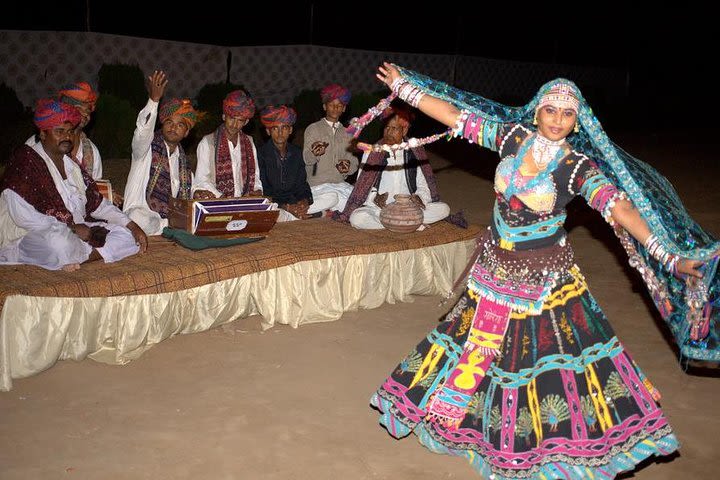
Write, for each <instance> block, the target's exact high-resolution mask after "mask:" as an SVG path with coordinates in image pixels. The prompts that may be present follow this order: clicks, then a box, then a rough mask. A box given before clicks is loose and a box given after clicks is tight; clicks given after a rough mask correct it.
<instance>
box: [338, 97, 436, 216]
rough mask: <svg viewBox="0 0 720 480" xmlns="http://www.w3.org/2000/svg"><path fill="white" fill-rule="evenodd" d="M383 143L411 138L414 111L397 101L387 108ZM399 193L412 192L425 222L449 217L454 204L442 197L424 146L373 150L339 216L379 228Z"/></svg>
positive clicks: (361, 165)
mask: <svg viewBox="0 0 720 480" xmlns="http://www.w3.org/2000/svg"><path fill="white" fill-rule="evenodd" d="M383 117H384V122H385V125H384V128H383V138H382V140H381V142H380V143H381V144H382V145H395V144H398V143H401V142H403V141H404V140H406V138H407V133H408V130H409V129H410V122H412V120H413V113H412V112H411V111H410V109H409V108H405V107H403V106H400V105H397V106H393V107H390V108H388V109H386V110H385V111H384V112H383ZM397 194H406V195H410V198H411V199H412V201H413V202H414V203H415V204H417V205H418V206H419V207H420V208H421V209H422V210H423V224H425V225H428V224H431V223H435V222H438V221H440V220H442V219H443V218H445V217H447V216H448V214H449V213H450V207H449V206H448V205H447V204H446V203H443V202H441V201H440V195H439V194H438V189H437V183H436V182H435V175H434V174H433V171H432V167H431V166H430V163H429V162H428V158H427V154H426V153H425V149H424V148H423V147H415V148H410V149H409V150H395V151H392V152H387V151H384V150H380V151H370V152H366V153H365V154H364V155H363V160H362V163H361V164H360V174H359V175H358V179H357V182H355V188H354V189H353V191H352V194H351V195H350V199H349V200H348V201H347V206H346V207H345V210H343V212H342V213H340V214H338V215H336V216H335V218H336V219H337V220H340V221H344V222H350V224H351V225H352V226H353V227H355V228H358V229H368V230H373V229H375V230H377V229H382V228H384V227H383V225H382V223H380V211H381V210H382V209H383V207H385V205H387V204H389V203H392V202H393V201H394V197H395V195H397Z"/></svg>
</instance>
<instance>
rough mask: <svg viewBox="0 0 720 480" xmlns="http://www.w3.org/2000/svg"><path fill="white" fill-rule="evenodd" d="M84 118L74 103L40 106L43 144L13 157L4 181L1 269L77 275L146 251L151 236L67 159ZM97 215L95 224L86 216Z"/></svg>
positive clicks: (23, 149) (0, 200) (0, 199)
mask: <svg viewBox="0 0 720 480" xmlns="http://www.w3.org/2000/svg"><path fill="white" fill-rule="evenodd" d="M81 119H82V115H81V113H80V112H79V111H78V109H77V108H75V107H74V106H72V105H68V104H65V103H62V102H59V101H57V100H53V99H43V100H40V101H38V103H37V105H36V107H35V117H34V122H35V125H36V126H37V128H38V130H39V132H40V133H39V135H38V138H39V142H38V143H36V144H35V145H34V146H33V147H29V146H27V145H23V146H22V147H20V148H19V149H17V150H15V152H13V154H12V156H11V157H10V160H9V162H8V164H7V167H6V168H5V172H4V175H3V178H2V181H0V264H11V265H12V264H31V265H37V266H40V267H43V268H46V269H49V270H58V269H63V270H76V269H78V268H80V264H81V263H85V262H87V261H91V260H100V259H102V260H104V261H105V262H107V263H110V262H115V261H117V260H120V259H122V258H125V257H127V256H129V255H133V254H135V253H137V252H138V251H144V250H145V248H146V246H147V238H146V237H145V234H144V233H143V232H142V230H141V229H140V227H138V226H137V225H136V224H134V223H133V222H132V221H130V219H129V218H128V217H127V216H126V215H124V214H123V213H122V212H121V211H120V210H118V208H117V207H115V206H114V205H113V204H112V203H110V202H108V201H107V200H106V199H104V198H103V197H102V196H101V195H100V192H99V191H98V189H97V185H96V184H95V182H94V181H93V179H92V178H91V177H90V175H89V174H88V172H87V171H86V170H85V169H83V168H80V167H79V166H78V165H77V163H76V162H75V161H73V160H72V159H71V158H70V157H69V156H68V154H69V153H70V152H71V151H72V148H73V140H72V139H73V134H74V132H75V129H76V127H77V126H78V124H79V123H80V122H81ZM90 217H92V218H93V219H98V220H94V221H92V222H88V221H86V218H90Z"/></svg>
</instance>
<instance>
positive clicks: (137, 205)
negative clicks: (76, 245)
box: [123, 99, 180, 235]
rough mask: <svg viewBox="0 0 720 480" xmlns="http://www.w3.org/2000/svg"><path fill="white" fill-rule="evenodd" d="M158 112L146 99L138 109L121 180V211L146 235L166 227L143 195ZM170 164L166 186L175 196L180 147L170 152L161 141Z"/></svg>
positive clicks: (177, 187) (178, 186)
mask: <svg viewBox="0 0 720 480" xmlns="http://www.w3.org/2000/svg"><path fill="white" fill-rule="evenodd" d="M157 114H158V103H157V102H154V101H152V100H151V99H148V102H147V104H146V105H145V108H143V109H142V110H140V113H139V114H138V118H137V122H136V124H135V133H134V134H133V139H132V164H131V165H130V173H129V174H128V179H127V183H126V184H125V203H124V204H123V211H124V212H125V213H127V215H128V216H129V217H130V218H131V219H132V220H133V221H135V223H137V224H138V225H139V226H140V228H142V229H143V230H144V231H145V233H146V234H148V235H160V234H161V233H162V230H163V228H165V227H167V225H168V221H167V218H162V217H161V216H160V214H158V213H157V212H155V211H153V210H151V209H150V206H149V205H148V203H147V198H146V196H145V190H146V189H147V185H148V182H149V181H150V165H151V164H152V148H151V146H152V141H153V138H154V136H155V120H156V119H157ZM165 148H166V149H167V152H168V161H169V164H170V189H171V193H172V196H173V197H175V196H177V193H178V189H179V188H180V173H179V171H180V167H179V166H178V163H179V158H180V148H179V147H178V148H176V149H175V151H174V152H173V153H172V154H170V149H169V148H168V146H167V143H166V144H165Z"/></svg>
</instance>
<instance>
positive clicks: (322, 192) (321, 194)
mask: <svg viewBox="0 0 720 480" xmlns="http://www.w3.org/2000/svg"><path fill="white" fill-rule="evenodd" d="M344 185H347V186H348V187H350V192H352V185H350V184H349V183H344V182H343V183H323V184H321V185H316V186H314V187H310V190H311V191H312V196H313V203H312V205H310V208H308V213H310V214H312V213H317V212H323V211H325V210H342V209H344V208H345V203H346V202H347V199H348V197H349V196H350V193H349V192H347V188H346V187H344ZM340 204H342V208H338V205H340ZM293 220H299V219H298V218H297V217H296V216H295V215H293V214H292V213H290V212H288V211H285V210H283V209H280V216H278V222H292V221H293Z"/></svg>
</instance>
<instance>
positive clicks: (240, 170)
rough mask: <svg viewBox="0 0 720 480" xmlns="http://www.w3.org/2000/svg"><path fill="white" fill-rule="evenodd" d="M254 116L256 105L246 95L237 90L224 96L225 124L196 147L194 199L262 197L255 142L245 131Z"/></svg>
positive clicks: (205, 137)
mask: <svg viewBox="0 0 720 480" xmlns="http://www.w3.org/2000/svg"><path fill="white" fill-rule="evenodd" d="M253 115H255V103H254V102H253V100H252V98H250V96H249V95H248V94H247V93H246V92H244V91H242V90H235V91H233V92H230V93H229V94H228V95H227V96H226V97H225V99H224V100H223V116H222V119H223V123H222V124H221V125H220V126H219V127H218V128H217V130H215V131H214V132H213V133H209V134H208V135H205V136H204V137H203V139H202V140H200V143H198V146H197V168H196V169H195V179H194V180H193V187H192V190H193V197H194V198H218V197H243V196H247V195H262V194H263V184H262V181H261V179H260V169H259V168H258V160H257V150H256V149H255V143H254V142H253V139H252V137H251V136H250V135H247V134H245V133H243V131H242V128H243V127H244V126H245V125H247V124H248V122H249V121H250V119H251V118H252V117H253Z"/></svg>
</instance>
